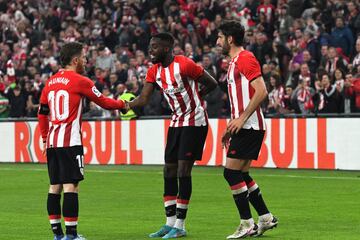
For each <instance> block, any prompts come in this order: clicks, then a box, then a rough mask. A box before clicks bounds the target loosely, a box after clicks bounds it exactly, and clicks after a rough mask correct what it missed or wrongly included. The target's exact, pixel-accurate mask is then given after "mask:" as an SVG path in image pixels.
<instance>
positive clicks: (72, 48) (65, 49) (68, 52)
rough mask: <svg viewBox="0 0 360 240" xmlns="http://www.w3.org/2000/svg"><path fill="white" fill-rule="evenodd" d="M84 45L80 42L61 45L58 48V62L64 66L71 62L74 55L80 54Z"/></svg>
mask: <svg viewBox="0 0 360 240" xmlns="http://www.w3.org/2000/svg"><path fill="white" fill-rule="evenodd" d="M83 47H84V45H83V44H82V43H80V42H69V43H66V44H65V45H64V46H62V48H61V50H60V63H61V66H62V67H66V66H67V65H69V64H70V63H71V60H72V59H73V57H74V56H77V55H80V54H81V51H82V49H83Z"/></svg>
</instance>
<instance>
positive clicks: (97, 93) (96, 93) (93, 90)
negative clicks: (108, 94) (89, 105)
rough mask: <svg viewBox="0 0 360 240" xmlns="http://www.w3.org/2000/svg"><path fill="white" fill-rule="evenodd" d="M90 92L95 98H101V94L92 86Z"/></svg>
mask: <svg viewBox="0 0 360 240" xmlns="http://www.w3.org/2000/svg"><path fill="white" fill-rule="evenodd" d="M91 90H92V92H93V93H94V94H95V95H96V96H97V97H100V96H101V92H100V91H99V90H98V89H97V88H96V87H95V86H93V87H92V88H91Z"/></svg>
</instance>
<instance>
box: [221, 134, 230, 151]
mask: <svg viewBox="0 0 360 240" xmlns="http://www.w3.org/2000/svg"><path fill="white" fill-rule="evenodd" d="M230 137H231V134H230V132H228V131H225V132H224V133H223V135H222V137H221V145H222V148H228V147H229V144H230V141H229V140H230Z"/></svg>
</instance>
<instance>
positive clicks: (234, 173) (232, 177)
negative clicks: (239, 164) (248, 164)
mask: <svg viewBox="0 0 360 240" xmlns="http://www.w3.org/2000/svg"><path fill="white" fill-rule="evenodd" d="M223 176H224V178H225V180H226V181H227V182H228V183H229V184H230V186H232V185H235V184H238V183H239V182H242V181H243V177H242V174H241V170H233V169H229V168H224V173H223Z"/></svg>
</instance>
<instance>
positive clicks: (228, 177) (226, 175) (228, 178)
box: [223, 168, 232, 181]
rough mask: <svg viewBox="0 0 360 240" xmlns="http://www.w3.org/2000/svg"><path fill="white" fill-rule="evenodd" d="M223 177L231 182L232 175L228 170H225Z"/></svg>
mask: <svg viewBox="0 0 360 240" xmlns="http://www.w3.org/2000/svg"><path fill="white" fill-rule="evenodd" d="M223 176H224V178H225V180H226V181H229V180H230V179H231V176H232V175H231V174H230V171H229V169H228V168H224V172H223Z"/></svg>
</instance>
